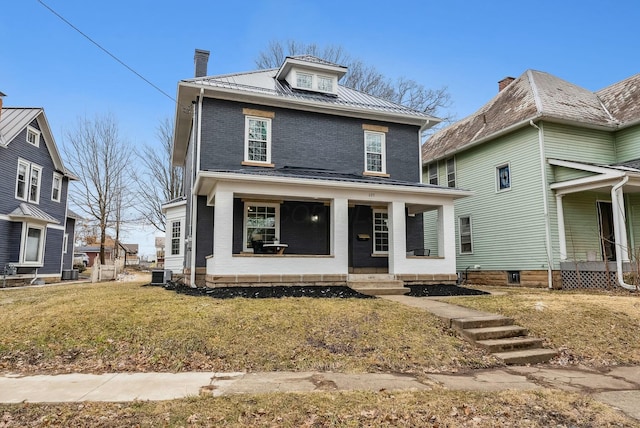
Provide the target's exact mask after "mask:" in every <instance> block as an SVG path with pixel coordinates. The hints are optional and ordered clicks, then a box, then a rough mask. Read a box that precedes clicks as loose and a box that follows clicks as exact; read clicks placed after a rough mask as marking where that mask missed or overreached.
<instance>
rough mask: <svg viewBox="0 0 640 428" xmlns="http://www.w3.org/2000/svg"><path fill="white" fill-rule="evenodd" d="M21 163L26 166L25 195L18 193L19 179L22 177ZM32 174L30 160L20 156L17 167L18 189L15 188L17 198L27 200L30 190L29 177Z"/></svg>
mask: <svg viewBox="0 0 640 428" xmlns="http://www.w3.org/2000/svg"><path fill="white" fill-rule="evenodd" d="M20 165H23V166H24V167H25V173H24V187H23V190H22V191H23V193H24V194H23V195H22V196H20V195H18V181H19V177H20ZM30 176H31V164H30V163H29V162H27V161H26V160H24V159H21V158H18V168H17V169H16V189H15V193H14V196H15V198H16V199H19V200H21V201H26V200H27V192H28V188H29V181H30V179H29V177H30Z"/></svg>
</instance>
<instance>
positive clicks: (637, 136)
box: [616, 125, 640, 162]
mask: <svg viewBox="0 0 640 428" xmlns="http://www.w3.org/2000/svg"><path fill="white" fill-rule="evenodd" d="M616 152H617V161H618V162H626V161H630V160H635V159H639V158H640V125H638V126H634V127H631V128H628V129H623V130H622V131H619V132H617V133H616Z"/></svg>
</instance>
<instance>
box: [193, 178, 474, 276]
mask: <svg viewBox="0 0 640 428" xmlns="http://www.w3.org/2000/svg"><path fill="white" fill-rule="evenodd" d="M194 192H195V195H200V196H205V197H206V200H207V204H208V205H210V206H213V222H212V224H211V228H210V229H209V228H207V229H206V230H207V232H206V233H211V236H210V237H209V239H211V240H212V242H213V245H212V248H213V251H212V254H210V255H208V256H207V257H206V277H205V282H206V285H207V286H210V287H217V286H233V285H242V286H251V285H255V286H264V285H301V284H304V285H345V284H346V283H347V281H348V280H349V279H350V278H353V275H358V274H372V273H373V274H383V275H386V276H388V277H390V278H393V279H395V280H400V281H405V282H421V283H433V282H437V283H443V282H455V281H456V279H457V275H456V268H455V236H454V214H453V201H454V199H455V198H459V197H463V196H466V195H467V194H468V192H464V191H460V190H455V189H448V188H434V187H432V186H424V185H421V184H415V183H399V182H389V183H385V182H384V181H381V182H372V180H359V181H354V180H326V179H312V178H297V179H295V180H292V179H291V178H288V177H287V178H284V177H272V176H270V177H264V176H258V175H252V174H244V173H233V172H201V173H200V174H199V176H198V178H197V181H196V186H194ZM427 211H434V212H435V213H437V215H435V216H430V217H435V218H437V221H436V222H434V224H432V225H429V226H430V227H434V228H436V229H437V236H438V237H439V239H438V243H437V246H438V248H435V249H433V250H434V251H433V253H435V254H438V256H430V255H429V254H430V251H429V250H430V249H425V248H424V240H423V215H422V213H424V212H427ZM201 234H202V232H201ZM200 238H202V237H199V238H198V239H200ZM350 275H351V277H350Z"/></svg>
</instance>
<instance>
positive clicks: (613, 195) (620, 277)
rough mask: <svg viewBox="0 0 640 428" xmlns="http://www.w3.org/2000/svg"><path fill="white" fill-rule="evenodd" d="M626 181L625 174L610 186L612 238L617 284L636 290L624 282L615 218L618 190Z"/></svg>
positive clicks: (616, 215)
mask: <svg viewBox="0 0 640 428" xmlns="http://www.w3.org/2000/svg"><path fill="white" fill-rule="evenodd" d="M627 181H629V177H628V176H625V177H624V178H623V179H622V180H620V182H619V183H618V184H616V185H615V186H613V187H612V188H611V205H612V207H613V216H614V217H613V224H614V228H613V229H614V230H613V232H614V239H615V244H616V245H615V246H616V278H617V279H618V285H620V287H622V288H624V289H627V290H633V291H635V290H637V287H636V286H635V285H631V284H627V283H626V282H624V271H623V270H622V247H621V246H620V242H621V241H622V240H621V238H620V228H619V227H618V224H617V223H618V222H617V221H616V219H619V217H618V197H619V196H618V191H620V189H622V186H624V185H625V184H626V183H627Z"/></svg>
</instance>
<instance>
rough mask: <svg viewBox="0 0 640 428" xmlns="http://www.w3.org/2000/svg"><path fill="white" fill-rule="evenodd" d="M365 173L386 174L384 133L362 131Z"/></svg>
mask: <svg viewBox="0 0 640 428" xmlns="http://www.w3.org/2000/svg"><path fill="white" fill-rule="evenodd" d="M364 162H365V172H379V173H383V174H384V173H386V172H387V167H386V165H385V164H386V155H385V134H384V132H373V131H364Z"/></svg>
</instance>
